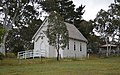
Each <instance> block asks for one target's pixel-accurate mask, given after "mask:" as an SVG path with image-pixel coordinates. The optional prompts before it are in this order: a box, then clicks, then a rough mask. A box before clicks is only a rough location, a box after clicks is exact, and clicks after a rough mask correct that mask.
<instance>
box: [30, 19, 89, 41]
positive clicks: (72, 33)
mask: <svg viewBox="0 0 120 75" xmlns="http://www.w3.org/2000/svg"><path fill="white" fill-rule="evenodd" d="M45 21H46V20H44V22H45ZM44 22H43V23H44ZM44 24H45V23H44ZM44 24H42V25H41V26H40V28H39V29H38V30H37V32H36V33H35V35H34V36H33V38H32V39H34V38H35V37H36V35H37V34H38V33H39V31H40V29H41V28H42V26H44ZM65 24H66V26H67V29H68V32H69V37H70V38H72V39H76V40H81V41H84V42H88V40H87V39H86V38H85V37H84V36H83V35H82V33H81V32H80V31H79V30H78V29H77V28H76V27H75V26H74V25H73V24H70V23H67V22H65Z"/></svg>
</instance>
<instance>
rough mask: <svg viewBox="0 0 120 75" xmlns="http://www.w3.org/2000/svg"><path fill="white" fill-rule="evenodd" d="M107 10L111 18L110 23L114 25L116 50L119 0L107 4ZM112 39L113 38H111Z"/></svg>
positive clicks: (119, 38) (119, 17)
mask: <svg viewBox="0 0 120 75" xmlns="http://www.w3.org/2000/svg"><path fill="white" fill-rule="evenodd" d="M109 8H110V9H109V10H108V12H109V13H110V15H111V18H112V21H111V22H112V23H113V25H114V26H116V28H115V29H116V31H115V33H114V35H115V36H117V38H115V39H116V40H117V44H118V46H119V47H118V50H119V49H120V0H115V3H112V4H111V5H110V6H109ZM113 40H114V39H113Z"/></svg>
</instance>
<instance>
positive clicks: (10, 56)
mask: <svg viewBox="0 0 120 75" xmlns="http://www.w3.org/2000/svg"><path fill="white" fill-rule="evenodd" d="M6 56H7V58H16V56H15V54H14V53H10V52H8V53H6Z"/></svg>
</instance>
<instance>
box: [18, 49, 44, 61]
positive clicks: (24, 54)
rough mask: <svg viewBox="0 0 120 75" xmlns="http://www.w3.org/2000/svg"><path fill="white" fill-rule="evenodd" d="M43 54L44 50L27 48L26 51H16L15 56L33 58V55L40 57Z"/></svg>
mask: <svg viewBox="0 0 120 75" xmlns="http://www.w3.org/2000/svg"><path fill="white" fill-rule="evenodd" d="M41 56H45V52H44V51H42V52H41V51H33V50H27V51H20V52H18V55H17V58H18V59H27V58H33V59H34V57H41Z"/></svg>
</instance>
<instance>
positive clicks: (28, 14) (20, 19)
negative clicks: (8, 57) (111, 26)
mask: <svg viewBox="0 0 120 75" xmlns="http://www.w3.org/2000/svg"><path fill="white" fill-rule="evenodd" d="M35 4H39V1H38V0H1V1H0V7H1V8H2V9H1V12H2V14H4V15H5V17H4V18H3V21H2V22H1V23H2V24H3V26H4V28H5V29H6V35H5V36H4V41H3V42H4V45H5V44H7V43H8V42H9V40H6V38H7V36H8V33H9V31H10V30H13V31H15V32H13V31H12V33H13V34H15V35H14V38H17V37H16V36H18V35H19V36H20V37H19V38H20V39H22V40H24V41H23V42H26V41H28V40H26V39H23V38H21V37H23V36H22V35H23V34H21V33H20V32H21V31H22V29H25V28H27V27H29V25H31V24H33V21H34V20H38V19H39V17H38V16H39V11H37V10H36V9H37V7H36V6H35ZM38 7H39V5H38ZM40 22H41V20H40ZM40 24H41V23H40ZM34 26H36V25H34ZM31 32H34V31H31ZM24 33H25V32H24ZM12 41H13V40H12ZM7 45H8V44H7ZM8 46H9V45H8ZM23 46H24V44H23Z"/></svg>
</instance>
